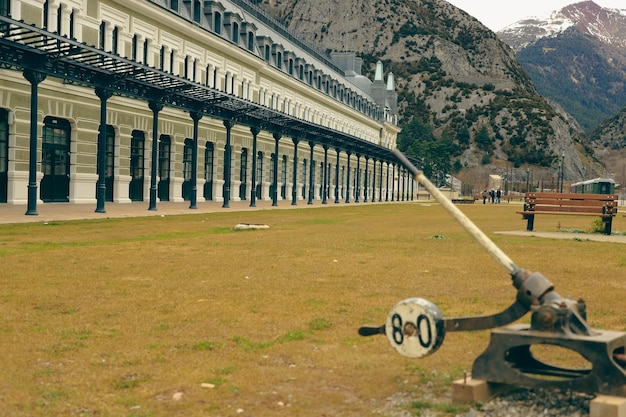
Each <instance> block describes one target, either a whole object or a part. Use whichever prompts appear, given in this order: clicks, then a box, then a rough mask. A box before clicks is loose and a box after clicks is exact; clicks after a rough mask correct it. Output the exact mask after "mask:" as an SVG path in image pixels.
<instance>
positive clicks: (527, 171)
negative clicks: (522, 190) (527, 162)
mask: <svg viewBox="0 0 626 417" xmlns="http://www.w3.org/2000/svg"><path fill="white" fill-rule="evenodd" d="M529 178H530V168H526V192H529V191H530V190H529V189H528V181H529Z"/></svg>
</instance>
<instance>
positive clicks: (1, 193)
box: [0, 109, 9, 203]
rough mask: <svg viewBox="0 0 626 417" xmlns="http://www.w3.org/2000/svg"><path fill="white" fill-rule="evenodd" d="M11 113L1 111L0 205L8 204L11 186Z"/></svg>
mask: <svg viewBox="0 0 626 417" xmlns="http://www.w3.org/2000/svg"><path fill="white" fill-rule="evenodd" d="M8 173H9V112H8V111H6V110H5V109H0V203H6V202H7V190H8V185H9V182H8V181H9V180H8Z"/></svg>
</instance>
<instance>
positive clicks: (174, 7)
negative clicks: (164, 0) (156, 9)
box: [170, 0, 178, 13]
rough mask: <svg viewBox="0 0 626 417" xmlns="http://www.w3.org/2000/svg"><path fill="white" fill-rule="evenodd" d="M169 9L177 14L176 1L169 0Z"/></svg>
mask: <svg viewBox="0 0 626 417" xmlns="http://www.w3.org/2000/svg"><path fill="white" fill-rule="evenodd" d="M170 9H172V10H174V11H175V12H176V13H178V0H170Z"/></svg>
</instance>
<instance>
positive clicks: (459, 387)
mask: <svg viewBox="0 0 626 417" xmlns="http://www.w3.org/2000/svg"><path fill="white" fill-rule="evenodd" d="M510 389H511V386H509V385H506V384H496V383H493V382H487V381H483V380H481V379H472V378H471V377H467V378H463V379H458V380H456V381H454V382H453V383H452V402H453V403H465V404H472V403H482V402H487V401H489V400H490V399H491V398H493V397H495V396H497V395H500V394H503V393H505V392H507V391H509V390H510ZM620 417H621V416H620Z"/></svg>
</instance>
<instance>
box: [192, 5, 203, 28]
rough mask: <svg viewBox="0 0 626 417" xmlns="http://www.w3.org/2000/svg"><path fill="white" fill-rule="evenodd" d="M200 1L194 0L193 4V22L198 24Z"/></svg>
mask: <svg viewBox="0 0 626 417" xmlns="http://www.w3.org/2000/svg"><path fill="white" fill-rule="evenodd" d="M201 9H202V6H201V4H200V0H194V2H193V21H194V22H196V23H200V12H201V11H202V10H201Z"/></svg>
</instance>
